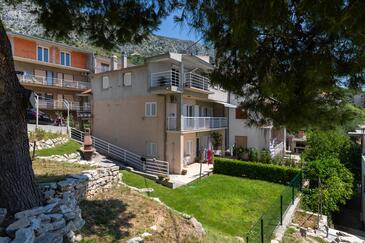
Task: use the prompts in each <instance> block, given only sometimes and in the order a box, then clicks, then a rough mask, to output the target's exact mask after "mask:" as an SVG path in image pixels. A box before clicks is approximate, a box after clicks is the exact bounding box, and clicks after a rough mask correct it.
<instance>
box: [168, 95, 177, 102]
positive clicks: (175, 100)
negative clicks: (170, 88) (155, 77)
mask: <svg viewBox="0 0 365 243" xmlns="http://www.w3.org/2000/svg"><path fill="white" fill-rule="evenodd" d="M176 102H177V99H176V96H175V95H171V96H170V103H176Z"/></svg>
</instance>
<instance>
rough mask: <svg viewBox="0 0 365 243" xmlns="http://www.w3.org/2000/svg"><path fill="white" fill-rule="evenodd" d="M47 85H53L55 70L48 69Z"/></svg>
mask: <svg viewBox="0 0 365 243" xmlns="http://www.w3.org/2000/svg"><path fill="white" fill-rule="evenodd" d="M46 80H47V85H53V72H50V71H46Z"/></svg>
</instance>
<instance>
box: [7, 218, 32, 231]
mask: <svg viewBox="0 0 365 243" xmlns="http://www.w3.org/2000/svg"><path fill="white" fill-rule="evenodd" d="M29 225H30V220H29V219H28V218H22V219H19V220H17V221H15V222H14V223H12V224H11V225H9V226H8V227H7V228H6V232H7V233H8V234H10V235H11V234H13V233H14V232H15V231H17V230H18V229H21V228H26V227H28V226H29Z"/></svg>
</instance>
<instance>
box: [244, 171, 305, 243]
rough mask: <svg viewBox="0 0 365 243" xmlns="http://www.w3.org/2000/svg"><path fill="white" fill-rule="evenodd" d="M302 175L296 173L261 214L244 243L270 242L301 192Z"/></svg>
mask: <svg viewBox="0 0 365 243" xmlns="http://www.w3.org/2000/svg"><path fill="white" fill-rule="evenodd" d="M301 185H302V174H301V173H298V174H297V175H296V176H295V177H294V178H293V179H292V180H291V182H290V183H289V185H287V186H286V187H285V189H284V190H283V191H282V192H281V194H280V196H279V197H278V198H277V199H276V200H275V201H274V202H273V203H272V205H271V206H270V208H269V209H268V210H267V211H266V212H265V213H263V214H262V216H261V217H260V219H259V220H258V221H257V222H256V223H255V224H254V225H253V226H252V227H251V229H250V230H249V231H248V233H247V234H246V238H245V239H246V242H247V243H248V242H255V243H256V242H261V243H264V242H270V241H271V238H272V234H273V232H274V230H275V228H276V227H277V226H278V225H279V224H282V223H283V217H284V214H285V212H286V210H287V209H288V208H289V206H290V205H292V204H294V200H295V198H296V195H297V194H298V192H299V191H300V190H301Z"/></svg>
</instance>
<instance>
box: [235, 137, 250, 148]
mask: <svg viewBox="0 0 365 243" xmlns="http://www.w3.org/2000/svg"><path fill="white" fill-rule="evenodd" d="M234 143H235V145H236V146H237V147H241V148H245V149H246V148H247V136H235V137H234Z"/></svg>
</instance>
